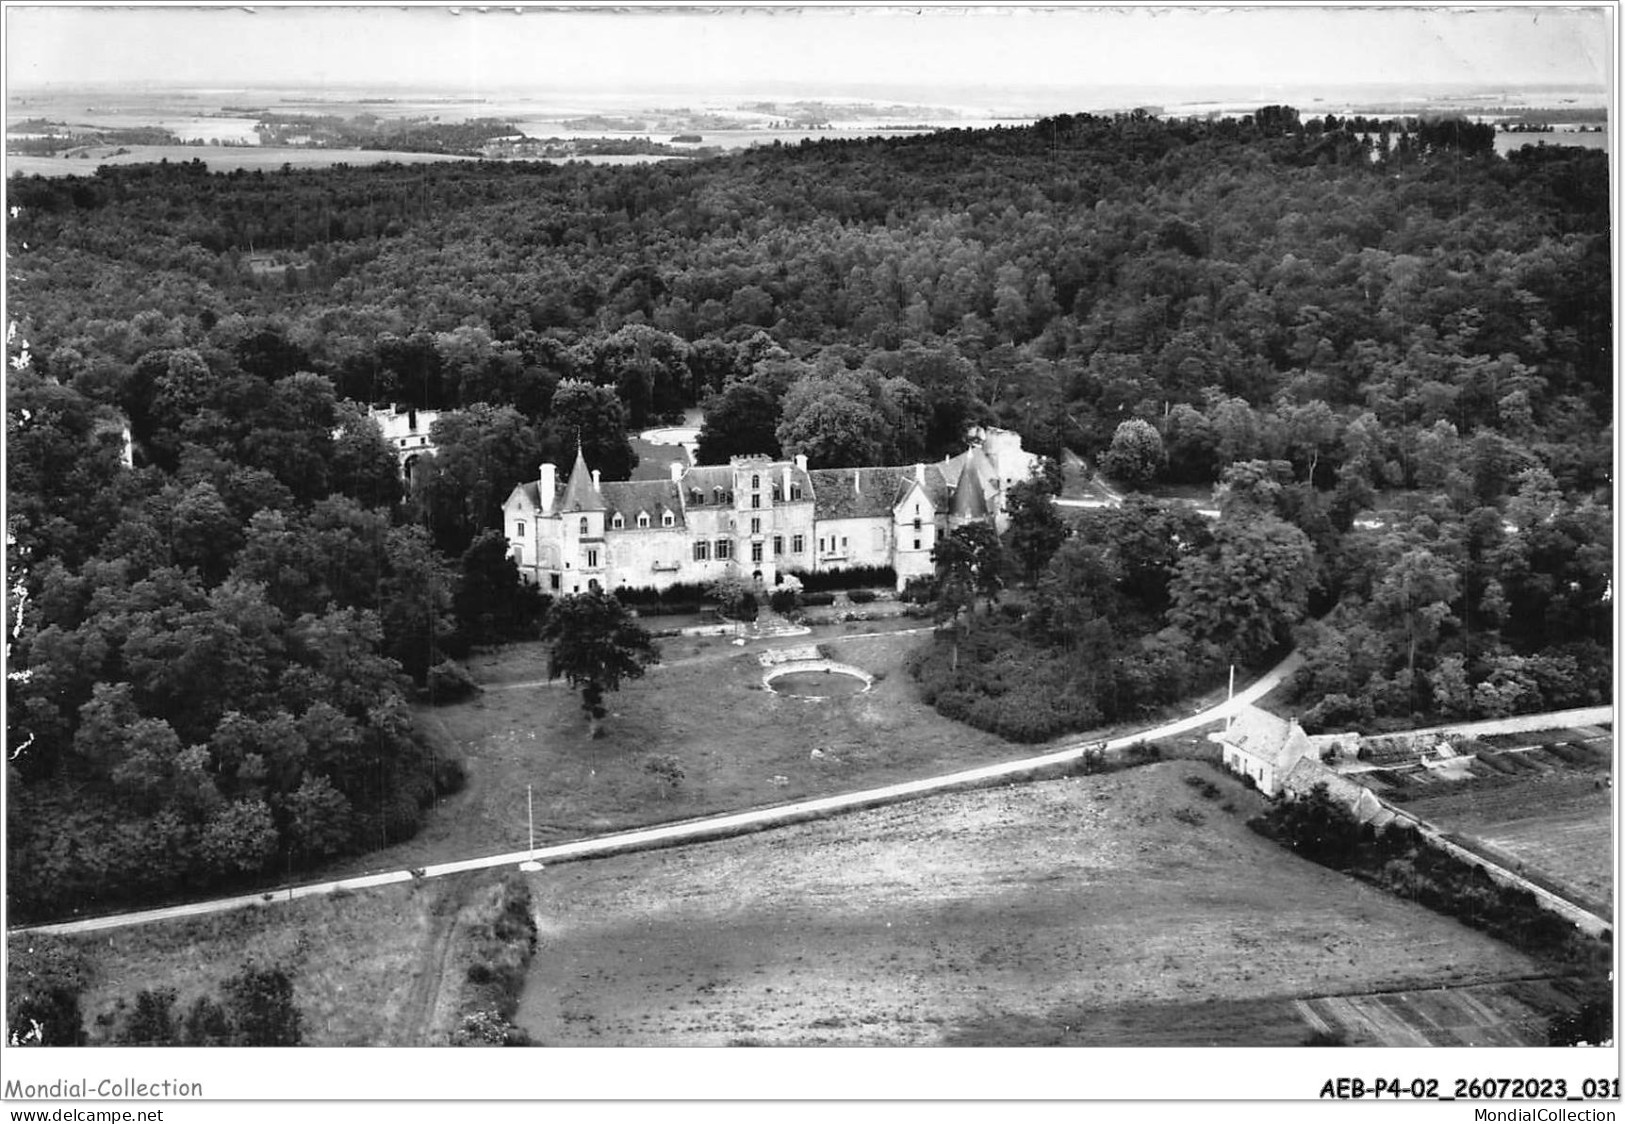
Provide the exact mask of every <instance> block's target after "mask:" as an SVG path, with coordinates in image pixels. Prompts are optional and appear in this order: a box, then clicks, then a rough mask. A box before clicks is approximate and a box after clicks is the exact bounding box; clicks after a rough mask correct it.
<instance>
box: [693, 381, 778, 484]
mask: <svg viewBox="0 0 1625 1124" xmlns="http://www.w3.org/2000/svg"><path fill="white" fill-rule="evenodd" d="M778 424H779V407H778V404H777V403H775V402H774V401H773V398H772V396H771V395H770V394H768V393H767V391H765V390H763V389H761V388H760V387H758V386H753V385H752V384H750V383H734V384H733V385H732V386H730V387H728V389H727V390H724V391H723V392H722V393H721V394H717V395H713V396H712V397H711V398H709V399H707V400H706V403H705V424H704V425H702V426H701V427H700V437H699V442H698V447H697V449H696V450H695V453H696V460H697V461H698V462H699V463H700V464H727V463H728V458H729V457H743V456H759V455H765V456H770V457H777V456H778V455H779V437H778V434H777V433H775V432H774V430H775V429H776V428H777V426H778Z"/></svg>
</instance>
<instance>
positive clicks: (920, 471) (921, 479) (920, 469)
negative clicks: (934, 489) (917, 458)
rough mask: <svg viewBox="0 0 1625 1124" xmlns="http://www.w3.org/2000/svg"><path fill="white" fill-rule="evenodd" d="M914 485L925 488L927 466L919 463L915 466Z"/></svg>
mask: <svg viewBox="0 0 1625 1124" xmlns="http://www.w3.org/2000/svg"><path fill="white" fill-rule="evenodd" d="M914 483H916V484H918V485H919V486H920V487H922V488H923V487H925V465H923V464H919V463H916V464H915V465H914Z"/></svg>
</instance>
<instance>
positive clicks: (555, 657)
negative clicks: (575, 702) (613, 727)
mask: <svg viewBox="0 0 1625 1124" xmlns="http://www.w3.org/2000/svg"><path fill="white" fill-rule="evenodd" d="M542 639H543V640H546V641H547V642H548V643H549V644H551V645H552V647H551V648H550V649H549V651H548V654H547V677H548V679H558V678H560V677H563V678H564V680H565V681H566V682H568V683H569V684H570V686H571V687H574V688H577V689H579V690H580V691H581V708H582V709H583V710H585V711H586V712H587V721H588V727H589V730H590V732H591V736H592V737H594V738H597V737H601V736H603V721H604V715H605V713H606V711H605V709H604V693H605V692H606V691H618V690H620V689H621V683H622V682H623V681H625V680H627V679H641V678H642V677H643V672H644V669H645V668H647V667H648V666H649V665H651V664H655V663H659V662H660V651H659V649H658V648H656V646H655V642H654V640H653V638H652V637H650V635H649V633H648V632H647V631H645V630H644V629H643V627H642V626H641V625H639V624H638V622H637V621H636V620H634V619H633V618H632V616H631V614H630V613H628V612H627V611H626V609H625V608H624V607H623V606H622V605H621V603H620V601H619V600H617V599H616V598H615V596H614V594H610V593H604V592H601V591H598V590H594V591H591V592H588V593H579V594H574V595H571V596H569V597H562V598H560V599H559V600H557V601H555V602H554V603H553V607H552V608H551V609H550V610H548V614H547V619H546V621H544V622H543V624H542Z"/></svg>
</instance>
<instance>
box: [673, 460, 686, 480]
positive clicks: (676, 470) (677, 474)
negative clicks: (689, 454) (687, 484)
mask: <svg viewBox="0 0 1625 1124" xmlns="http://www.w3.org/2000/svg"><path fill="white" fill-rule="evenodd" d="M671 482H672V483H673V484H681V483H682V482H683V462H682V461H672V462H671Z"/></svg>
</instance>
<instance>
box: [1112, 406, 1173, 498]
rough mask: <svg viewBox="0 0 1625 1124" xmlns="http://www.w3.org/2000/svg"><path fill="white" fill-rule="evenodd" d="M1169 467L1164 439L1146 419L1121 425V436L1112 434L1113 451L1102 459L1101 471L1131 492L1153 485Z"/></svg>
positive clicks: (1117, 433)
mask: <svg viewBox="0 0 1625 1124" xmlns="http://www.w3.org/2000/svg"><path fill="white" fill-rule="evenodd" d="M1167 464H1168V454H1167V453H1166V452H1165V451H1164V450H1163V447H1162V435H1161V434H1160V433H1158V432H1157V431H1156V428H1155V427H1154V426H1153V425H1152V424H1151V423H1150V422H1148V421H1145V420H1144V419H1142V418H1130V419H1129V420H1128V421H1125V422H1122V423H1121V424H1119V425H1118V427H1117V432H1116V433H1114V434H1112V444H1111V448H1109V449H1107V450H1106V452H1105V455H1104V456H1102V457H1101V458H1100V467H1101V470H1102V471H1104V472H1105V473H1106V475H1108V476H1110V477H1112V478H1113V479H1115V480H1119V481H1121V482H1122V483H1124V484H1126V485H1127V486H1129V487H1130V488H1136V487H1139V486H1140V485H1142V484H1149V483H1151V481H1153V480H1155V479H1156V478H1157V477H1158V476H1159V475H1161V474H1162V470H1163V469H1164V468H1165V467H1166V466H1167Z"/></svg>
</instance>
